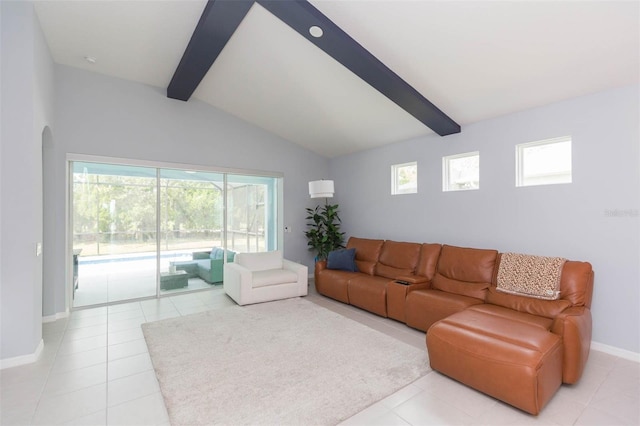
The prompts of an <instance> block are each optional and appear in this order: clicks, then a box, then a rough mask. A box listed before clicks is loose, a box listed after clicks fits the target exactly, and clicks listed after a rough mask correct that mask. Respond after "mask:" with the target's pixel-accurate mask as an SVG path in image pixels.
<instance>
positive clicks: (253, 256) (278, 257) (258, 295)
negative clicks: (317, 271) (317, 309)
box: [223, 250, 308, 305]
mask: <svg viewBox="0 0 640 426" xmlns="http://www.w3.org/2000/svg"><path fill="white" fill-rule="evenodd" d="M223 286H224V291H225V293H227V294H228V295H229V297H231V298H232V299H233V300H235V302H236V303H237V304H238V305H249V304H251V303H260V302H269V301H271V300H280V299H287V298H290V297H298V296H306V295H307V291H308V268H307V267H306V266H304V265H300V264H299V263H295V262H292V261H290V260H287V259H284V258H283V257H282V252H281V251H280V250H276V251H269V252H261V253H237V254H236V256H235V259H234V262H233V263H225V264H224V275H223Z"/></svg>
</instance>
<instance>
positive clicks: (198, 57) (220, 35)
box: [167, 0, 254, 101]
mask: <svg viewBox="0 0 640 426" xmlns="http://www.w3.org/2000/svg"><path fill="white" fill-rule="evenodd" d="M253 3H254V1H253V0H209V1H207V5H206V6H205V8H204V11H203V12H202V16H200V21H198V25H197V26H196V29H195V31H194V32H193V35H192V36H191V40H190V41H189V44H188V45H187V48H186V50H185V52H184V55H182V59H181V60H180V64H179V65H178V68H176V72H175V73H174V74H173V77H172V78H171V83H169V87H168V88H167V96H168V97H169V98H173V99H180V100H182V101H186V100H188V99H189V98H190V97H191V95H192V94H193V92H194V91H195V90H196V88H197V87H198V85H199V84H200V82H201V81H202V79H203V78H204V76H205V75H206V74H207V72H208V71H209V68H211V65H213V63H214V62H215V60H216V58H217V57H218V55H219V54H220V52H222V49H224V46H225V45H226V44H227V42H228V41H229V39H230V38H231V36H232V35H233V33H234V32H235V30H236V28H238V25H240V22H242V20H243V19H244V17H245V16H246V14H247V12H249V9H251V6H253Z"/></svg>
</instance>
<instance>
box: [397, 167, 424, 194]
mask: <svg viewBox="0 0 640 426" xmlns="http://www.w3.org/2000/svg"><path fill="white" fill-rule="evenodd" d="M417 192H418V163H417V162H415V161H414V162H412V163H404V164H394V165H393V166H391V195H398V194H415V193H417Z"/></svg>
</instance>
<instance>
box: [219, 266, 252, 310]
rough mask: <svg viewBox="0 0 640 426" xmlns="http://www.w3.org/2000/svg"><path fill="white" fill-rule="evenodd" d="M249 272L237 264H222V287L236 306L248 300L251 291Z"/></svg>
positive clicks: (250, 275)
mask: <svg viewBox="0 0 640 426" xmlns="http://www.w3.org/2000/svg"><path fill="white" fill-rule="evenodd" d="M251 278H252V274H251V271H250V270H249V269H247V268H245V267H244V266H242V265H238V264H237V263H225V264H224V279H223V283H222V286H223V288H224V291H225V293H227V294H228V295H229V297H231V298H232V299H233V300H235V302H236V303H237V304H238V305H242V304H244V302H243V301H245V300H249V292H250V291H251Z"/></svg>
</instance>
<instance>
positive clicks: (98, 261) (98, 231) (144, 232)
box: [72, 162, 157, 307]
mask: <svg viewBox="0 0 640 426" xmlns="http://www.w3.org/2000/svg"><path fill="white" fill-rule="evenodd" d="M72 169H73V188H72V189H73V197H72V202H73V208H72V211H73V216H72V223H73V225H72V226H73V253H74V269H76V273H77V277H76V278H77V279H76V280H75V283H74V285H73V294H74V299H73V300H74V306H75V307H77V306H87V305H95V304H101V303H108V302H116V301H121V300H128V299H135V298H141V297H148V296H154V295H155V294H156V251H157V250H156V246H157V244H156V222H157V214H156V212H157V204H156V203H157V188H156V187H157V185H156V170H155V169H153V168H147V167H133V166H122V165H110V164H93V163H81V162H77V163H73V168H72Z"/></svg>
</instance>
